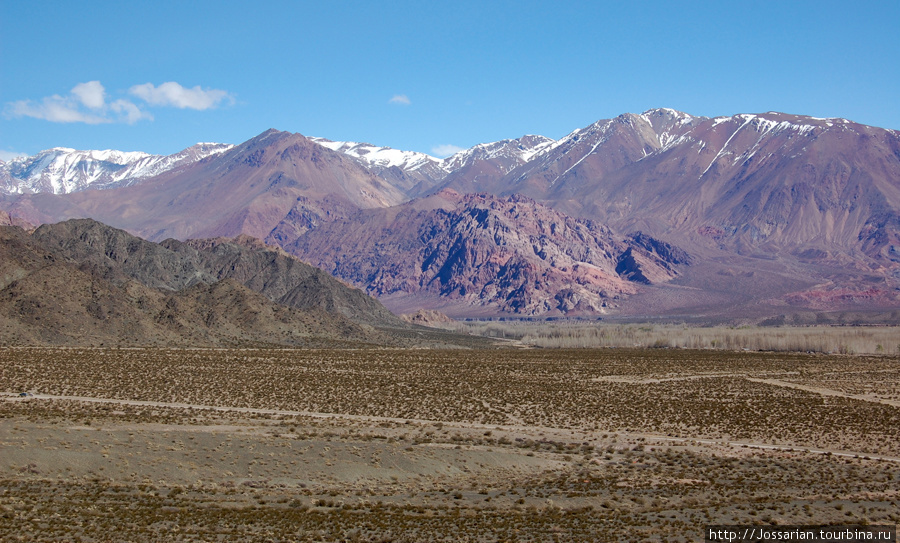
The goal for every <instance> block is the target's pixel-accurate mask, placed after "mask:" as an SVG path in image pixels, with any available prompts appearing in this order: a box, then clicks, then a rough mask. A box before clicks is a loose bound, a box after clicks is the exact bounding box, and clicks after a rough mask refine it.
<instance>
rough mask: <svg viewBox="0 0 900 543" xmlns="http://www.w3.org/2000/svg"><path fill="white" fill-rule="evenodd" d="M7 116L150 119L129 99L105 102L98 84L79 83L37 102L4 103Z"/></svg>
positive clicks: (60, 120)
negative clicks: (65, 92)
mask: <svg viewBox="0 0 900 543" xmlns="http://www.w3.org/2000/svg"><path fill="white" fill-rule="evenodd" d="M4 113H5V115H6V116H7V117H32V118H34V119H42V120H45V121H50V122H53V123H85V124H104V123H115V122H125V123H128V124H134V123H136V122H137V121H139V120H141V119H150V120H152V119H153V116H152V115H150V114H149V113H147V112H145V111H142V110H141V109H140V108H138V107H137V106H136V105H134V104H133V103H131V102H129V101H128V100H116V101H115V102H113V103H111V104H107V103H106V89H105V88H103V85H101V84H100V82H99V81H88V82H87V83H79V84H77V85H75V86H74V87H72V90H71V91H69V94H67V95H65V96H60V95H59V94H54V95H53V96H47V97H45V98H41V99H40V100H37V101H35V100H17V101H15V102H9V103H7V104H6V107H5V111H4Z"/></svg>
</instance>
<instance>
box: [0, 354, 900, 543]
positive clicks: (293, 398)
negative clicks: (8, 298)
mask: <svg viewBox="0 0 900 543" xmlns="http://www.w3.org/2000/svg"><path fill="white" fill-rule="evenodd" d="M898 362H900V360H898V358H897V357H894V356H886V355H879V356H871V357H870V356H858V355H857V356H848V355H820V354H815V355H807V354H790V353H759V352H718V351H712V350H697V351H693V350H684V349H681V350H673V349H655V350H639V349H630V350H613V349H599V350H564V349H553V350H537V349H536V350H485V351H425V350H418V351H416V350H277V349H241V350H218V349H201V350H164V349H48V348H10V349H2V350H0V368H2V372H3V373H2V385H0V386H2V391H3V392H5V393H6V395H5V397H4V398H3V399H2V400H0V447H2V448H3V451H4V452H3V462H2V463H0V519H2V521H0V540H4V541H5V540H16V539H17V538H18V539H23V540H65V541H77V540H103V541H107V540H113V541H159V540H180V541H209V540H228V541H461V540H466V539H468V540H470V541H498V540H499V541H585V542H587V541H633V540H642V541H643V540H668V541H696V540H698V538H699V537H700V533H701V531H702V529H703V527H704V526H705V525H707V524H717V523H718V524H725V523H729V524H730V523H754V522H765V523H780V524H806V523H834V522H871V523H896V522H897V520H898V518H900V517H898V514H897V511H898V508H897V503H898V495H897V493H896V485H897V481H898V480H900V406H898V404H900V375H898V374H900V364H898ZM21 392H28V393H31V394H34V396H24V397H20V396H19V393H21Z"/></svg>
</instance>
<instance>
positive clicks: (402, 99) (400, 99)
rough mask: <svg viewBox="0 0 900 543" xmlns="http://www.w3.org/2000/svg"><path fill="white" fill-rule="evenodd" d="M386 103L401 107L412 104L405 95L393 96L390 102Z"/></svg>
mask: <svg viewBox="0 0 900 543" xmlns="http://www.w3.org/2000/svg"><path fill="white" fill-rule="evenodd" d="M388 103H389V104H398V105H401V106H408V105H410V104H411V103H412V102H411V101H410V100H409V96H407V95H405V94H395V95H394V96H393V98H391V99H390V100H388Z"/></svg>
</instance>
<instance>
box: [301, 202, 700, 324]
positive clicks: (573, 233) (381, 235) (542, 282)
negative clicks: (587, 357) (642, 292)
mask: <svg viewBox="0 0 900 543" xmlns="http://www.w3.org/2000/svg"><path fill="white" fill-rule="evenodd" d="M287 249H288V250H289V251H290V252H292V253H294V254H296V255H298V256H300V257H301V258H303V259H306V260H309V261H310V262H311V263H313V264H314V265H316V266H319V267H322V268H324V269H326V270H328V271H331V272H332V273H333V274H335V275H336V276H338V277H340V278H343V279H345V280H347V281H350V282H352V283H354V284H356V285H358V286H360V287H363V288H365V289H366V290H368V292H370V293H371V294H373V295H375V296H379V297H382V296H393V297H395V298H415V297H417V296H429V295H430V296H432V297H434V296H437V297H440V298H442V299H444V300H445V301H451V302H453V303H454V304H455V305H456V307H466V306H468V307H473V306H480V307H489V308H491V309H493V310H495V311H496V312H501V313H514V314H521V315H544V314H566V313H569V314H578V313H585V314H587V313H604V312H606V311H607V309H608V308H610V307H612V306H615V305H616V304H617V303H618V302H617V300H618V299H619V298H620V297H621V296H623V295H628V294H633V293H635V292H636V291H637V283H648V282H660V281H668V280H669V279H671V278H672V277H674V276H675V275H676V274H677V267H678V266H679V265H683V264H686V263H687V262H688V260H689V258H688V257H687V255H686V253H684V252H683V251H680V250H679V249H677V248H675V247H673V246H671V245H668V244H664V243H663V242H659V241H657V240H653V238H650V237H649V236H644V235H638V236H633V237H632V238H623V237H619V236H616V235H614V234H613V233H612V232H611V231H610V230H609V229H608V228H606V227H605V226H603V225H600V224H598V223H595V222H593V221H589V220H582V219H574V218H572V217H569V216H566V215H564V214H562V213H559V212H557V211H554V210H553V209H551V208H548V207H546V206H543V205H541V204H538V203H537V202H535V201H534V200H531V199H529V198H525V197H522V196H512V197H508V198H498V197H493V196H488V195H485V194H468V195H461V194H459V193H457V192H455V191H452V190H445V191H442V192H441V193H439V194H437V195H435V196H434V197H432V202H430V203H429V204H427V205H425V204H423V203H422V202H421V201H420V202H416V203H413V204H410V205H406V206H400V207H399V209H393V210H368V211H365V212H361V213H358V214H356V215H354V216H353V217H351V218H350V219H349V220H348V221H341V222H340V223H339V224H338V223H332V224H326V225H323V226H321V227H320V228H318V229H316V230H312V231H309V232H307V233H306V234H305V235H303V236H301V237H300V238H299V239H298V240H297V241H296V242H295V243H293V244H291V245H289V246H288V247H287ZM626 253H627V254H628V255H629V256H628V258H632V259H633V260H635V262H636V263H637V262H639V264H635V266H637V267H638V268H639V269H640V270H641V271H640V278H639V279H636V280H635V278H634V277H632V276H633V275H634V273H633V272H634V270H633V269H629V272H628V273H624V274H623V273H620V272H618V271H617V269H616V268H617V266H618V263H619V261H620V260H621V259H622V255H624V254H626ZM675 255H677V257H676V256H675ZM679 257H680V259H679ZM633 267H634V266H633ZM635 269H637V268H635Z"/></svg>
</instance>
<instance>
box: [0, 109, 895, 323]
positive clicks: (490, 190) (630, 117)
mask: <svg viewBox="0 0 900 543" xmlns="http://www.w3.org/2000/svg"><path fill="white" fill-rule="evenodd" d="M208 150H209V151H213V150H214V151H215V152H210V153H207V154H206V155H204V156H202V157H201V156H200V154H201V153H198V154H196V158H183V159H182V160H181V162H179V163H178V165H177V166H174V167H171V168H168V169H166V171H164V172H161V173H158V174H156V175H153V176H149V177H137V176H134V175H131V174H129V175H131V177H128V176H123V174H118V175H119V177H115V178H114V177H113V173H109V174H100V173H97V172H99V171H100V169H102V168H100V167H99V166H97V168H96V169H95V170H91V171H93V172H94V174H92V177H90V179H96V181H84V182H62V181H59V180H55V179H56V178H55V177H53V175H56V174H55V173H54V174H53V175H51V173H47V172H49V171H50V170H48V169H46V168H45V169H44V170H42V169H41V168H40V167H39V166H40V164H41V161H40V160H37V159H36V157H32V158H30V159H24V160H18V161H16V162H14V163H10V164H5V165H2V168H0V183H2V185H0V186H3V187H6V188H4V191H5V192H6V194H5V195H3V196H2V197H0V208H2V209H4V210H5V211H6V212H8V213H9V214H10V215H12V216H14V217H18V219H17V220H27V221H30V222H32V223H35V224H40V223H47V222H56V221H59V220H64V219H68V218H76V217H92V218H94V219H97V220H99V221H102V222H105V223H108V224H111V225H113V226H116V227H119V228H124V229H126V230H128V231H130V232H132V233H134V234H137V235H140V236H142V237H145V238H147V239H150V240H157V241H159V240H163V239H165V238H175V239H181V240H185V239H189V238H198V237H199V238H210V237H221V236H227V237H234V236H237V235H240V234H245V235H250V236H253V237H255V238H258V239H262V240H265V241H266V242H267V243H270V244H277V245H279V246H281V247H283V248H284V249H285V250H286V251H288V252H291V253H293V254H295V255H297V256H299V257H301V258H303V259H305V260H308V261H309V262H311V263H314V264H315V265H318V266H321V267H323V269H325V270H326V271H328V272H329V273H331V274H333V275H335V276H336V277H338V278H340V279H343V280H345V281H348V282H350V283H352V284H354V285H356V286H358V287H360V288H363V289H366V290H367V291H368V292H369V293H371V294H373V295H376V296H378V297H380V299H382V301H383V302H385V303H386V304H387V305H388V307H390V308H394V309H396V310H403V311H404V312H414V311H415V310H416V309H420V308H422V309H435V308H438V309H441V310H444V311H445V312H447V313H448V314H451V315H454V316H466V315H481V316H487V315H504V314H516V315H554V314H560V315H562V314H602V313H620V314H633V315H645V316H646V315H688V316H698V315H701V316H702V315H710V316H713V315H748V316H756V315H758V316H766V315H772V314H778V313H784V312H791V311H802V310H808V311H838V310H847V309H854V310H877V311H893V310H894V309H897V308H900V290H898V288H900V133H898V132H897V131H893V130H885V129H880V128H875V127H870V126H864V125H860V124H857V123H854V122H851V121H848V120H845V119H818V118H812V117H805V116H800V115H788V114H783V113H774V112H770V113H762V114H741V115H734V116H731V117H718V118H714V119H710V118H704V117H695V116H691V115H688V114H686V113H682V112H678V111H675V110H671V109H655V110H650V111H647V112H644V113H643V114H639V115H638V114H624V115H620V116H619V117H616V118H614V119H605V120H601V121H598V122H596V123H593V124H592V125H590V126H587V127H584V128H581V129H578V130H575V131H573V132H572V133H571V134H569V135H567V136H566V137H564V138H562V139H560V140H553V139H550V138H546V137H542V136H534V135H532V136H523V137H521V138H518V139H511V140H504V141H500V142H494V143H487V144H482V145H477V146H475V147H473V148H471V149H468V150H466V151H462V152H460V153H457V154H456V155H453V156H451V157H448V158H446V159H438V158H434V157H430V156H428V155H424V154H422V153H414V152H405V151H398V150H394V149H389V148H384V147H378V146H376V145H371V144H365V143H352V142H335V141H330V140H325V139H322V138H306V137H304V136H301V135H299V134H290V133H286V132H277V131H274V130H269V131H267V132H264V133H263V134H261V135H259V136H257V137H255V138H253V139H251V140H249V141H247V142H245V143H243V144H240V145H237V146H234V147H228V148H225V147H224V146H210V147H209V148H208ZM45 153H50V152H49V151H48V152H45ZM88 154H89V153H88ZM188 154H190V153H188ZM38 156H41V155H38ZM110 156H111V155H110ZM173 156H176V155H173ZM29 161H30V162H29ZM45 162H46V160H45ZM108 162H110V163H112V162H113V161H112V160H109V161H108ZM26 163H29V164H31V166H30V167H29V168H30V169H29V168H23V167H22V166H23V165H24V164H26ZM13 164H17V166H16V167H15V168H13V166H12V165H13ZM117 164H118V166H115V167H116V168H119V170H117V171H120V172H121V171H125V170H127V169H129V168H131V166H128V165H123V163H117ZM16 168H17V169H16ZM113 169H115V168H113ZM13 170H15V172H17V173H12V172H13ZM26 170H28V171H29V172H31V173H29V174H28V175H25V173H23V172H25V171H26ZM58 171H61V170H59V168H57V170H53V172H58ZM67 171H71V169H70V170H67ZM141 171H146V170H141ZM104 176H105V177H104ZM9 179H15V180H17V181H9ZM29 179H31V181H28V180H29ZM34 179H44V181H41V182H38V181H34ZM100 179H104V181H99V180H100ZM67 183H68V184H67ZM79 183H80V184H79ZM125 185H127V186H125ZM23 187H28V189H27V190H26V189H25V188H23ZM54 187H65V188H66V190H65V191H62V190H57V189H55V188H54ZM69 187H71V188H69ZM89 187H90V188H94V187H97V188H106V190H91V191H86V190H81V189H84V188H89ZM28 191H34V192H35V194H26V192H28ZM60 192H68V193H67V194H59V193H60Z"/></svg>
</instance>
